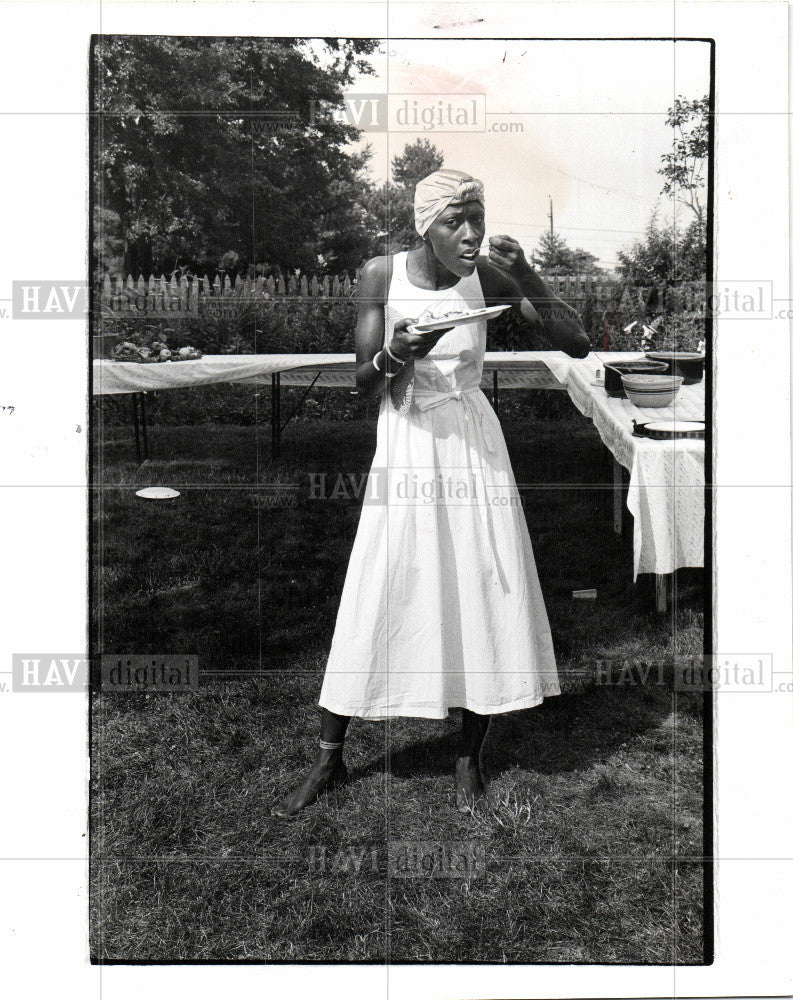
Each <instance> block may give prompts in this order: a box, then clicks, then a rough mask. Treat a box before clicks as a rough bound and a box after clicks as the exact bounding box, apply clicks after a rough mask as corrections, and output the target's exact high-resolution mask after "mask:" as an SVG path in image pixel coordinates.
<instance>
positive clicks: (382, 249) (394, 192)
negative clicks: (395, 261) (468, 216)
mask: <svg viewBox="0 0 793 1000" xmlns="http://www.w3.org/2000/svg"><path fill="white" fill-rule="evenodd" d="M442 166H443V153H441V152H440V150H439V149H437V148H436V147H435V146H434V145H433V144H432V143H431V142H430V141H429V140H428V139H425V138H420V139H417V140H416V141H415V142H411V143H408V144H407V145H406V146H405V148H404V150H403V151H402V153H401V154H397V155H396V156H394V158H393V160H392V161H391V173H392V176H393V182H388V181H387V182H386V183H385V184H383V185H381V186H379V187H373V188H372V189H371V190H370V191H369V192H368V195H367V196H366V198H365V204H366V210H367V212H368V215H369V219H370V227H371V233H372V234H373V236H374V239H373V241H372V243H371V244H370V247H369V250H370V253H369V256H373V255H375V254H384V253H389V254H390V253H398V252H399V251H401V250H409V249H410V248H411V247H413V246H415V244H416V242H417V241H418V234H417V233H416V230H415V227H414V225H413V196H414V195H415V192H416V185H417V184H418V182H419V181H420V180H421V179H422V178H424V177H426V176H427V174H431V173H432V172H433V171H435V170H440V168H441V167H442Z"/></svg>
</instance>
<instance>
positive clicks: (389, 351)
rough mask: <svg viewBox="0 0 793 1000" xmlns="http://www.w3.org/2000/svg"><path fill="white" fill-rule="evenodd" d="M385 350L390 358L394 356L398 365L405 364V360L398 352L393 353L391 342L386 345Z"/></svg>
mask: <svg viewBox="0 0 793 1000" xmlns="http://www.w3.org/2000/svg"><path fill="white" fill-rule="evenodd" d="M385 352H386V354H387V355H388V356H389V358H393V359H394V361H396V363H397V364H398V365H404V363H405V362H404V361H403V360H402V358H398V357H397V356H396V354H394V353H393V351H392V350H391V346H390V344H386V345H385Z"/></svg>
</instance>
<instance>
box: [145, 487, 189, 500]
mask: <svg viewBox="0 0 793 1000" xmlns="http://www.w3.org/2000/svg"><path fill="white" fill-rule="evenodd" d="M135 496H136V497H143V499H144V500H173V499H174V497H178V496H179V491H178V490H172V489H171V488H170V486H147V487H146V488H145V489H142V490H137V491H136V493H135Z"/></svg>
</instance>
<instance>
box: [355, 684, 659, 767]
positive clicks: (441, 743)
mask: <svg viewBox="0 0 793 1000" xmlns="http://www.w3.org/2000/svg"><path fill="white" fill-rule="evenodd" d="M673 707H674V696H673V692H672V691H671V690H669V689H668V688H666V687H663V686H658V688H657V690H654V691H653V692H652V694H648V692H647V690H646V689H640V688H627V687H618V688H616V687H609V688H605V687H604V688H598V687H593V688H591V689H590V690H589V691H588V692H586V693H584V694H562V695H561V696H558V697H552V698H547V699H546V700H545V701H544V702H543V703H542V704H541V705H538V706H537V707H536V708H530V709H526V710H524V711H520V712H507V713H504V714H503V715H494V716H493V718H492V722H491V725H490V730H489V732H488V736H487V740H486V742H485V745H484V748H483V764H484V769H485V773H486V776H487V779H488V780H489V781H495V780H497V779H498V778H499V777H500V776H501V775H502V774H503V773H504V772H506V771H508V770H510V769H512V768H514V767H521V768H524V769H526V770H527V771H530V772H534V773H538V774H544V775H555V774H563V773H565V772H572V771H577V770H581V769H586V768H590V767H592V766H593V765H596V764H599V763H604V762H605V761H607V760H608V759H609V758H610V757H611V756H612V755H613V754H614V753H615V752H616V751H617V750H619V748H620V747H622V746H623V745H624V744H625V743H627V742H629V741H631V740H633V739H635V738H636V737H639V736H642V735H643V734H645V733H647V732H649V731H652V730H654V729H656V728H657V727H658V726H659V725H660V724H661V722H662V721H663V720H664V719H665V718H667V717H668V716H669V713H670V712H671V711H673ZM383 725H384V726H386V725H390V724H389V723H383ZM350 735H351V737H352V738H353V740H354V738H355V721H353V725H352V728H351V731H350ZM387 742H388V743H389V744H390V743H391V740H388V741H387ZM458 747H459V742H458V734H457V731H456V729H453V730H451V731H450V727H449V726H448V725H447V726H446V727H445V732H442V733H439V734H438V735H437V736H430V737H426V738H424V739H414V740H412V741H411V742H409V743H407V744H406V745H400V746H398V747H397V748H396V749H393V750H390V749H389V751H388V752H386V753H382V754H379V755H378V756H377V757H376V758H374V759H372V760H371V762H370V763H368V764H364V765H361V766H358V767H351V768H350V780H351V781H356V780H362V779H364V778H366V777H368V776H369V775H372V774H379V773H382V772H384V771H387V772H389V773H391V774H392V775H393V776H394V777H398V778H418V777H441V776H444V777H445V776H448V775H449V774H450V773H451V772H452V771H453V770H454V761H455V758H456V756H457V753H458Z"/></svg>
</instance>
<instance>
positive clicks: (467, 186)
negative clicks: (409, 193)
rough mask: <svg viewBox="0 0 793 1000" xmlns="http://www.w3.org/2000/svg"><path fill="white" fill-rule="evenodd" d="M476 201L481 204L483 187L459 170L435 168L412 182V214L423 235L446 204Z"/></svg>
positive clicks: (483, 204)
mask: <svg viewBox="0 0 793 1000" xmlns="http://www.w3.org/2000/svg"><path fill="white" fill-rule="evenodd" d="M466 201H478V202H480V204H481V205H482V208H484V207H485V187H484V185H483V184H482V182H481V181H478V180H477V179H476V178H475V177H472V176H471V175H470V174H464V173H463V172H462V170H436V171H435V173H434V174H429V176H427V177H425V178H424V179H423V180H421V181H419V182H418V184H417V185H416V196H415V198H414V200H413V216H414V219H415V223H416V232H417V233H418V234H419V236H424V234H425V233H426V232H427V230H428V229H429V228H430V226H431V225H432V223H433V222H434V221H435V220H436V219H437V218H438V216H439V215H440V214H441V212H442V211H443V210H444V208H446V207H447V206H448V205H451V204H453V203H454V204H456V203H457V202H466Z"/></svg>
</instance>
